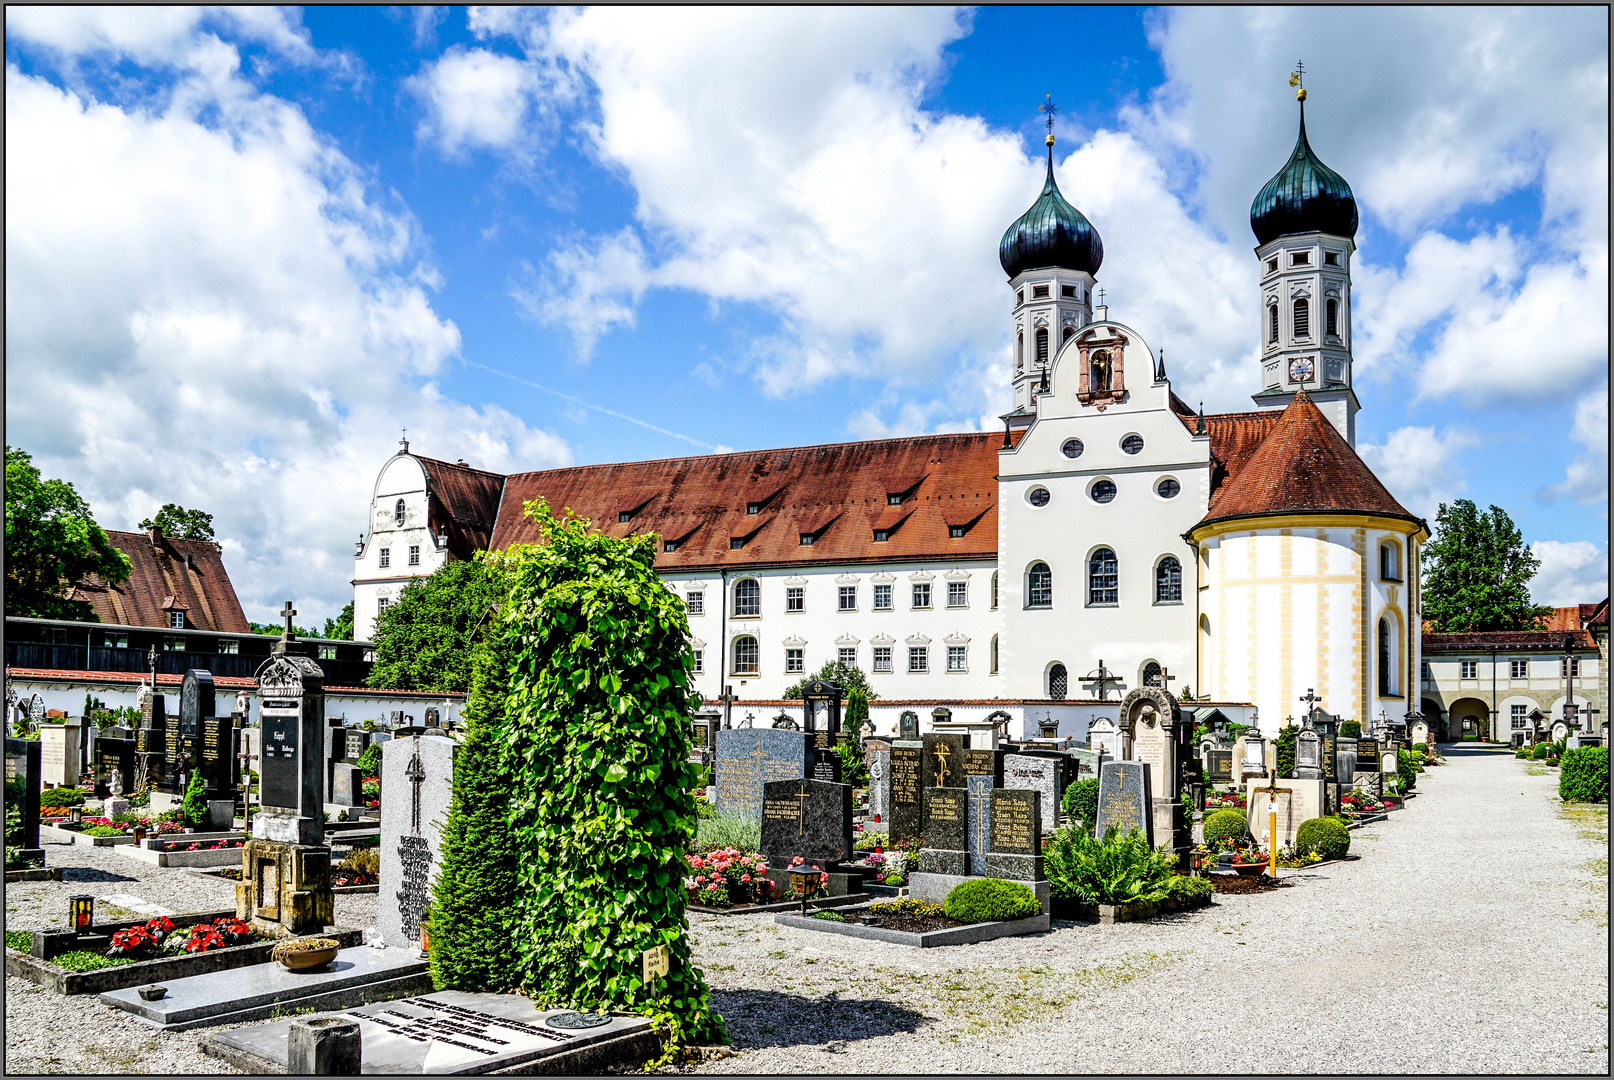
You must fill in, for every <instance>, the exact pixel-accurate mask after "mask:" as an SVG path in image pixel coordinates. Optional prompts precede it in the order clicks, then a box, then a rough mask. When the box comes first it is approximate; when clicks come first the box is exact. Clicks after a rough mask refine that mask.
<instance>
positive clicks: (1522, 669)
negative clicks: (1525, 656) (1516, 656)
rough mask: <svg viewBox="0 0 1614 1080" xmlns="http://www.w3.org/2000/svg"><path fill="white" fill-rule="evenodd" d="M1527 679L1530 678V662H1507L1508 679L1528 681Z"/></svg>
mask: <svg viewBox="0 0 1614 1080" xmlns="http://www.w3.org/2000/svg"><path fill="white" fill-rule="evenodd" d="M1529 677H1530V661H1528V660H1509V661H1508V678H1510V679H1528V678H1529Z"/></svg>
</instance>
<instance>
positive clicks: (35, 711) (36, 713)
mask: <svg viewBox="0 0 1614 1080" xmlns="http://www.w3.org/2000/svg"><path fill="white" fill-rule="evenodd" d="M28 719H29V720H31V721H33V722H34V723H36V724H37V723H39V722H40V721H41V720H43V719H45V699H44V698H42V697H40V696H39V695H38V694H35V695H34V696H33V697H31V698H29V699H28Z"/></svg>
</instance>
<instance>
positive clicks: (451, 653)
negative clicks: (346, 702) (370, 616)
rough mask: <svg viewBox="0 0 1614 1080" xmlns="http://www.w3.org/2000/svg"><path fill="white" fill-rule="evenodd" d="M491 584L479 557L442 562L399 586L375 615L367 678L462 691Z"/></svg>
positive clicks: (397, 686) (379, 683) (381, 683)
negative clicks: (395, 598)
mask: <svg viewBox="0 0 1614 1080" xmlns="http://www.w3.org/2000/svg"><path fill="white" fill-rule="evenodd" d="M492 604H493V585H492V582H491V581H490V580H489V578H488V568H487V564H486V563H484V562H482V561H473V562H450V563H445V564H444V565H443V566H442V567H441V568H439V569H438V570H437V572H436V573H434V574H432V575H431V576H430V577H421V578H416V579H415V580H413V581H411V582H410V583H409V584H408V585H406V586H404V589H403V592H402V593H400V594H399V596H398V602H397V603H396V604H392V605H390V606H389V607H388V608H387V610H385V611H383V612H382V613H381V614H380V615H378V616H377V617H376V621H375V635H374V636H375V667H373V668H371V669H370V679H369V684H370V685H371V686H374V687H382V688H387V689H392V690H440V691H452V692H456V693H463V692H464V691H466V690H467V689H469V688H470V685H471V651H472V650H471V637H472V634H473V632H474V631H475V630H476V629H477V627H478V626H480V625H482V624H483V623H484V622H485V621H486V619H487V618H488V611H489V608H490V607H491V606H492Z"/></svg>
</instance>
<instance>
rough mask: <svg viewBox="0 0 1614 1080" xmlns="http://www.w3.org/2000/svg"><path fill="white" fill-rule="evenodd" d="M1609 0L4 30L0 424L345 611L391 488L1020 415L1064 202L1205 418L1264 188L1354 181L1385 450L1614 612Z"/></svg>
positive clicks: (24, 11)
mask: <svg viewBox="0 0 1614 1080" xmlns="http://www.w3.org/2000/svg"><path fill="white" fill-rule="evenodd" d="M1607 46H1608V42H1607V28H1606V21H1605V13H1603V12H1602V11H1600V10H1597V9H1589V8H1580V9H1543V8H1536V9H1529V10H1519V9H1513V10H1510V9H1494V8H1485V9H1480V8H1474V9H1454V8H1439V9H1413V8H1362V9H1350V8H1327V9H1314V8H1283V9H1215V10H1211V9H1186V8H1185V9H1168V10H1155V9H1141V8H1137V9H1133V8H1091V9H1089V8H1060V9H1046V8H1038V9H1005V8H989V9H982V10H979V11H974V12H971V11H968V10H961V11H948V10H941V9H907V8H903V9H856V10H853V9H845V10H841V9H836V10H826V9H787V10H743V9H742V10H734V9H721V10H702V11H691V10H679V9H671V10H665V9H638V8H635V9H604V10H586V11H547V10H546V11H537V12H532V11H522V10H519V9H495V10H477V9H459V8H455V9H394V10H388V9H380V8H308V9H303V10H301V11H298V10H278V9H242V10H230V9H93V8H18V7H12V8H8V9H7V54H6V59H7V134H6V139H7V146H6V149H7V160H8V167H7V181H6V184H7V188H6V196H7V197H6V217H7V247H6V260H7V294H6V309H7V339H6V372H7V391H6V412H7V426H8V436H7V439H8V442H10V443H12V444H13V445H20V446H23V447H24V448H26V449H28V450H30V451H31V452H32V453H34V454H35V457H36V460H37V461H38V462H39V463H40V464H41V466H42V467H43V468H44V469H45V470H46V471H47V473H49V474H51V475H57V476H62V477H65V478H67V479H70V480H72V481H73V482H74V483H75V484H76V485H77V486H78V488H79V490H80V491H81V492H82V493H84V494H85V496H86V497H87V498H89V499H90V501H91V503H92V505H93V506H94V507H95V509H96V512H97V515H98V517H99V520H100V521H101V522H102V524H104V525H107V526H109V527H115V528H132V527H133V526H134V524H135V522H137V521H138V520H140V518H142V517H144V516H146V515H148V514H149V513H150V512H151V511H152V510H154V509H155V508H156V507H157V506H158V505H160V504H161V503H162V502H166V501H178V502H181V503H183V504H185V505H187V506H198V507H201V508H203V509H207V510H209V511H211V512H212V513H214V514H215V516H216V519H217V525H218V530H219V534H220V537H221V539H222V540H223V542H224V544H225V548H226V561H227V565H228V566H229V568H230V571H231V574H232V577H233V578H234V580H235V583H236V587H237V591H238V592H239V593H240V595H241V599H242V601H243V603H244V604H245V606H246V607H247V609H248V613H249V615H250V616H251V617H253V618H258V619H262V618H265V617H266V616H267V614H268V613H269V612H270V611H271V610H272V609H274V608H277V607H278V605H279V603H280V601H281V600H282V599H283V598H284V597H285V596H295V597H297V599H298V603H299V607H300V609H301V610H303V611H304V612H305V613H313V614H314V615H315V616H316V618H319V617H323V616H324V615H326V614H332V613H334V612H335V610H336V609H337V608H339V607H340V606H341V604H342V603H343V602H345V601H346V600H347V599H349V598H350V597H351V591H350V590H349V589H348V587H347V579H348V577H349V576H350V572H351V563H350V562H349V558H350V555H349V553H350V552H351V550H352V549H351V547H350V546H349V545H350V544H351V542H352V540H353V539H354V538H356V536H357V534H358V532H359V530H360V528H361V527H362V526H363V522H364V512H365V507H366V505H367V500H368V497H369V489H370V485H371V483H372V482H373V479H374V475H375V471H376V469H377V467H378V466H379V464H380V463H381V461H382V460H383V459H384V458H385V457H386V455H387V454H389V453H390V452H391V451H392V450H393V449H395V446H396V440H397V438H398V429H399V428H401V427H404V426H407V427H408V428H409V429H410V438H411V442H412V444H413V447H414V449H416V450H417V451H419V452H421V453H425V454H429V455H432V456H438V457H444V458H449V459H453V458H457V457H463V458H465V459H466V460H468V461H470V462H472V463H473V464H478V465H482V466H484V467H486V468H491V469H495V470H501V471H513V470H517V469H529V468H541V467H545V466H549V465H556V464H564V463H571V462H578V463H586V462H596V461H615V460H632V459H638V458H646V457H661V456H670V455H677V454H684V453H697V452H704V451H707V450H710V449H713V448H725V449H726V448H735V449H749V448H757V447H766V446H779V445H792V444H800V443H812V442H827V441H835V440H841V439H849V438H864V437H874V436H879V435H885V434H910V433H917V432H923V431H938V430H940V431H948V430H964V429H972V428H979V427H983V426H984V427H995V426H996V421H995V419H994V417H995V415H996V414H997V413H998V412H1001V411H1004V409H1006V408H1007V400H1008V389H1007V388H1008V382H1007V377H1006V367H1007V356H1008V353H1007V345H1008V312H1009V296H1008V291H1007V288H1006V286H1005V285H1004V283H1003V277H1002V273H1001V270H1000V269H999V268H998V266H997V258H996V248H997V240H998V237H999V235H1000V234H1001V232H1002V230H1003V228H1004V227H1006V226H1007V225H1008V223H1009V222H1010V221H1012V220H1013V219H1014V218H1015V217H1016V216H1017V215H1018V214H1019V213H1020V212H1021V211H1022V210H1023V209H1024V208H1025V207H1026V206H1027V205H1029V203H1030V202H1031V200H1032V199H1033V198H1034V197H1035V194H1036V192H1037V189H1038V187H1039V186H1040V183H1041V170H1042V165H1041V159H1042V146H1041V136H1042V134H1043V128H1042V126H1041V120H1040V116H1039V115H1038V113H1037V105H1038V104H1039V103H1040V102H1041V101H1042V100H1043V95H1044V93H1047V92H1051V93H1053V95H1054V98H1055V100H1056V101H1057V102H1058V103H1059V104H1060V106H1061V110H1062V111H1061V112H1060V114H1059V118H1058V124H1057V126H1056V129H1055V130H1056V133H1057V135H1058V138H1059V142H1058V145H1057V147H1056V151H1055V157H1056V164H1057V167H1058V170H1059V177H1060V184H1061V187H1062V188H1063V190H1064V191H1065V193H1066V195H1067V196H1068V197H1069V198H1071V200H1072V201H1073V202H1075V203H1076V205H1077V206H1079V207H1081V208H1082V209H1083V211H1084V212H1085V213H1086V214H1087V215H1088V216H1089V218H1091V219H1092V221H1093V222H1094V224H1095V226H1096V227H1097V228H1098V230H1099V232H1100V233H1101V234H1102V236H1103V238H1104V242H1105V252H1106V258H1105V264H1104V267H1103V269H1102V270H1101V272H1100V274H1099V279H1100V283H1101V284H1103V285H1104V286H1105V287H1106V288H1107V290H1108V291H1109V296H1110V304H1111V313H1112V315H1113V316H1115V317H1117V318H1120V319H1122V320H1124V321H1126V322H1128V323H1129V324H1131V325H1132V326H1134V327H1135V328H1137V329H1138V330H1139V331H1140V332H1142V333H1143V334H1144V336H1145V338H1146V339H1147V340H1148V341H1149V343H1150V344H1151V345H1153V346H1155V347H1157V348H1159V347H1163V348H1164V349H1165V352H1166V362H1167V368H1168V372H1169V373H1170V375H1171V377H1172V378H1173V381H1174V385H1175V387H1176V389H1177V390H1178V392H1179V393H1180V394H1182V396H1183V397H1185V398H1186V399H1188V400H1190V401H1193V402H1198V401H1200V400H1204V401H1205V403H1206V406H1207V408H1209V409H1212V410H1230V409H1244V408H1248V407H1250V406H1249V404H1248V395H1249V393H1251V392H1252V391H1254V390H1255V389H1256V388H1257V386H1256V383H1257V375H1258V372H1257V365H1256V362H1255V349H1256V345H1257V338H1256V334H1257V324H1258V318H1259V311H1258V308H1257V294H1256V288H1255V285H1256V269H1257V268H1256V266H1255V260H1254V257H1253V255H1252V254H1251V247H1252V245H1253V239H1252V237H1251V235H1250V233H1249V228H1248V211H1249V204H1250V200H1251V198H1252V197H1253V196H1254V194H1255V192H1256V190H1257V189H1258V188H1259V187H1260V185H1261V184H1262V183H1263V182H1264V181H1265V180H1266V179H1267V178H1268V177H1269V176H1270V175H1271V174H1272V173H1273V172H1275V171H1276V170H1277V169H1278V167H1279V166H1281V165H1282V163H1283V161H1284V160H1285V158H1286V156H1287V154H1288V152H1289V149H1290V147H1291V146H1292V144H1293V140H1294V128H1295V116H1294V112H1295V106H1294V101H1293V97H1292V92H1291V91H1290V90H1289V87H1288V83H1287V79H1288V74H1289V71H1290V70H1291V69H1292V68H1293V66H1294V61H1295V60H1296V58H1299V57H1303V58H1304V59H1305V62H1306V67H1307V73H1308V74H1307V80H1306V81H1307V86H1308V88H1309V90H1310V94H1311V96H1310V99H1309V101H1308V113H1309V114H1310V115H1309V116H1308V130H1309V132H1310V135H1311V141H1312V145H1313V147H1314V148H1315V149H1316V151H1317V152H1318V154H1319V155H1320V156H1321V157H1322V159H1323V160H1324V161H1326V162H1327V163H1328V164H1329V165H1331V166H1332V167H1333V168H1334V169H1336V170H1337V171H1339V172H1340V173H1341V174H1343V175H1344V176H1345V177H1346V179H1347V180H1348V181H1350V183H1351V184H1352V187H1353V189H1354V190H1355V193H1356V195H1357V199H1358V202H1359V204H1360V206H1361V209H1362V228H1361V231H1360V232H1359V234H1358V236H1357V243H1358V246H1359V250H1358V254H1357V258H1356V263H1355V274H1354V282H1355V293H1354V295H1355V302H1356V324H1355V332H1356V350H1355V355H1356V372H1357V388H1358V395H1359V397H1360V398H1361V401H1362V406H1363V410H1362V413H1361V416H1360V419H1359V425H1360V426H1359V449H1360V450H1361V452H1362V453H1363V455H1364V457H1366V458H1367V459H1368V461H1369V462H1370V464H1372V465H1374V467H1375V468H1376V469H1377V470H1378V471H1379V473H1380V475H1381V477H1383V478H1384V479H1385V481H1386V482H1387V483H1388V484H1389V485H1390V487H1391V489H1392V490H1393V491H1395V492H1396V494H1397V495H1398V496H1399V497H1401V499H1402V501H1403V502H1405V503H1406V504H1407V505H1408V506H1409V507H1411V508H1412V509H1414V510H1415V511H1417V512H1419V513H1424V514H1428V515H1430V516H1431V517H1432V515H1433V513H1434V509H1435V506H1436V505H1437V504H1438V503H1439V502H1440V501H1441V500H1443V499H1444V500H1450V499H1452V498H1458V497H1461V498H1471V499H1474V500H1475V501H1476V502H1479V503H1480V504H1481V505H1482V506H1483V505H1485V504H1487V503H1492V502H1494V503H1496V504H1498V505H1501V506H1503V507H1504V508H1506V509H1507V510H1508V511H1509V512H1510V513H1512V514H1513V516H1514V518H1515V519H1516V520H1517V521H1518V522H1519V523H1520V525H1521V527H1522V528H1523V530H1524V533H1525V535H1526V537H1527V538H1528V539H1529V540H1531V541H1533V542H1535V543H1536V544H1537V553H1538V555H1540V557H1541V558H1542V560H1543V570H1542V573H1541V575H1540V576H1539V578H1538V580H1537V582H1536V586H1535V591H1536V593H1537V596H1538V598H1540V599H1542V600H1544V601H1547V602H1556V603H1569V602H1574V601H1576V600H1593V599H1598V598H1600V597H1602V596H1603V595H1605V594H1606V592H1607V527H1608V518H1607V490H1606V489H1607V446H1608V442H1607V431H1608V420H1607V415H1608V414H1607V401H1608V336H1607V325H1608V308H1607V304H1608V301H1607V294H1608V245H1607V199H1608V146H1607V138H1606V128H1607V107H1606V102H1607V97H1608V94H1607V79H1608V47H1607Z"/></svg>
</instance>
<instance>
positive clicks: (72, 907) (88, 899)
mask: <svg viewBox="0 0 1614 1080" xmlns="http://www.w3.org/2000/svg"><path fill="white" fill-rule="evenodd" d="M67 915H68V925H70V926H71V927H72V928H73V933H74V934H87V933H89V930H90V926H91V925H92V924H93V923H94V922H95V897H93V896H84V895H82V894H81V895H79V896H71V897H68V900H67Z"/></svg>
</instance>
